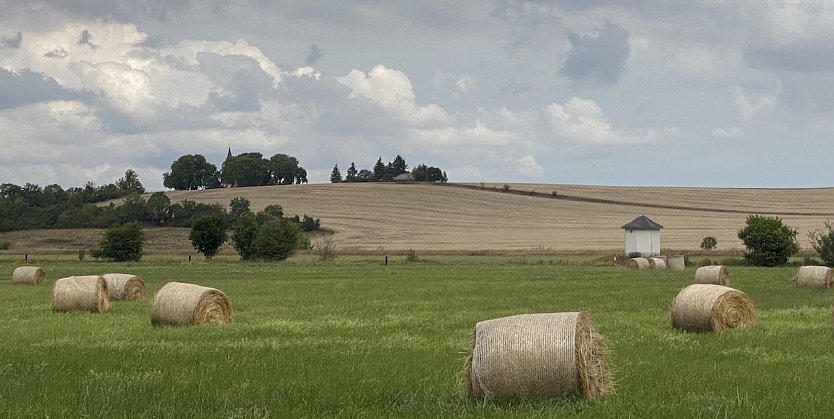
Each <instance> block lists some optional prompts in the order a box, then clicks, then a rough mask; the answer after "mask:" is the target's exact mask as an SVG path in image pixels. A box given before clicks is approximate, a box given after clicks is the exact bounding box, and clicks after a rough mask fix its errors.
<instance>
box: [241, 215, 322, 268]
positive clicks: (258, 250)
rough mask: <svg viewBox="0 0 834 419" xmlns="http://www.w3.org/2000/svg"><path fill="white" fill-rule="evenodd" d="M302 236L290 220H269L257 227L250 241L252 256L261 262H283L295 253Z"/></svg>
mask: <svg viewBox="0 0 834 419" xmlns="http://www.w3.org/2000/svg"><path fill="white" fill-rule="evenodd" d="M302 236H304V235H303V234H301V232H300V231H299V230H298V226H296V225H295V223H293V222H291V221H290V220H287V219H283V220H281V221H278V220H269V221H267V222H266V223H264V224H263V225H261V226H260V227H258V232H257V233H256V234H255V239H254V240H253V241H252V251H253V256H254V258H256V259H262V260H277V261H281V260H284V259H286V258H288V257H290V256H292V254H293V253H295V250H296V249H297V248H298V246H299V242H300V240H301V237H302ZM304 238H306V236H304ZM308 243H309V242H308Z"/></svg>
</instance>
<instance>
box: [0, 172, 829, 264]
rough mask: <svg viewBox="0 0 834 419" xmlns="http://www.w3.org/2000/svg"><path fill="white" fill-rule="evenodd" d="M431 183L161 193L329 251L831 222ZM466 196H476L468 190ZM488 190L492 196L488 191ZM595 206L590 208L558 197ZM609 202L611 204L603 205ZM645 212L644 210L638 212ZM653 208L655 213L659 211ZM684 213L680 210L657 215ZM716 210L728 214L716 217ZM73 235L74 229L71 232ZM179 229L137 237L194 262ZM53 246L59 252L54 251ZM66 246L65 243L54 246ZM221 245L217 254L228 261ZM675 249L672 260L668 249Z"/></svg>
mask: <svg viewBox="0 0 834 419" xmlns="http://www.w3.org/2000/svg"><path fill="white" fill-rule="evenodd" d="M472 186H473V188H471V189H467V188H458V187H450V186H441V185H416V184H410V185H402V184H390V183H385V184H376V183H371V184H357V183H354V184H349V183H341V184H314V185H293V186H264V187H252V188H236V189H213V190H202V191H171V192H168V196H169V197H170V198H171V200H172V201H174V202H177V201H181V200H183V199H189V200H192V201H196V202H204V203H214V202H217V203H220V204H223V205H228V203H229V201H230V200H231V199H232V198H234V197H236V196H243V197H245V198H247V199H249V200H250V201H251V204H252V209H253V210H255V211H258V210H261V209H263V208H264V207H265V206H266V205H269V204H280V205H281V206H283V208H284V212H285V213H286V214H288V215H293V214H299V215H302V214H305V213H306V214H311V215H313V216H315V217H316V218H321V220H322V228H325V229H328V230H331V231H333V232H334V236H333V239H334V240H336V241H338V243H339V249H340V253H343V254H354V253H381V252H385V253H388V252H392V253H396V252H405V251H406V250H407V249H415V250H417V251H419V252H420V253H421V254H430V253H431V252H438V253H447V254H449V253H459V252H464V253H480V254H488V253H491V252H496V253H503V254H514V253H525V252H526V253H531V252H532V253H559V252H591V251H593V252H608V253H610V254H619V253H621V252H622V248H623V231H622V229H621V228H620V226H622V225H623V224H625V223H627V222H629V221H631V220H632V219H633V218H634V217H635V216H637V215H640V214H645V215H647V216H649V217H650V218H651V219H652V220H654V221H656V222H658V223H660V224H662V225H663V226H664V227H665V228H664V229H663V231H662V232H661V245H662V247H663V251H664V253H669V252H673V251H685V252H687V253H692V252H694V251H698V246H699V244H700V243H701V240H702V239H703V238H704V237H705V236H713V237H715V238H716V239H717V240H718V251H720V252H723V253H728V252H729V253H732V252H736V253H737V252H740V251H741V250H742V249H743V246H742V244H741V242H740V241H739V240H738V238H737V236H736V234H737V231H738V230H739V229H740V228H741V227H742V226H743V225H744V222H745V219H746V216H747V214H777V215H778V214H784V215H780V216H781V217H782V218H783V219H784V221H785V222H786V223H787V224H788V225H790V226H791V227H793V228H796V229H798V230H799V234H798V236H797V237H798V239H799V240H800V245H801V246H802V247H803V248H805V249H808V248H810V244H809V242H808V239H807V233H808V232H809V231H812V230H815V229H818V228H821V227H822V226H823V222H824V221H825V220H827V219H831V220H834V210H832V209H831V204H832V203H834V188H825V189H719V188H715V189H712V188H636V187H609V186H574V185H543V184H513V185H511V191H514V192H525V193H527V192H529V191H533V190H535V191H539V192H543V191H545V192H547V191H557V192H558V194H557V196H556V197H553V196H552V195H551V194H550V193H549V192H548V193H546V194H545V193H542V194H541V195H539V196H531V195H529V194H516V193H502V192H500V187H501V185H500V184H489V185H485V187H484V189H481V188H480V187H479V186H477V185H472ZM474 186H477V187H474ZM493 187H494V188H495V189H493ZM565 197H577V198H579V199H605V200H608V201H610V202H608V203H599V202H590V201H582V200H570V199H562V198H565ZM611 202H619V203H611ZM642 204H645V205H642ZM656 205H660V206H666V207H667V208H658V207H655V206H656ZM670 206H671V207H681V208H695V209H679V208H668V207H670ZM727 210H732V211H737V212H723V211H727ZM82 231H83V230H82ZM77 232H78V230H70V231H62V232H61V233H57V232H55V231H48V232H47V234H48V235H47V236H46V237H47V238H48V239H46V238H45V239H43V240H41V241H38V239H37V238H31V237H25V235H23V234H18V233H16V232H15V233H4V234H2V235H0V238H2V239H7V240H10V241H11V242H12V249H10V250H7V251H2V252H0V253H3V252H5V253H10V252H13V253H15V254H18V253H23V252H24V250H23V249H25V248H26V246H27V245H28V246H31V247H32V248H36V249H59V248H64V249H71V250H72V251H73V252H77V250H78V249H79V248H82V247H86V248H90V247H93V246H95V245H96V244H97V243H98V241H99V240H100V232H95V233H94V234H90V235H85V234H82V233H77ZM187 235H188V231H187V229H169V228H165V229H146V238H147V244H146V251H147V253H151V254H153V253H162V254H179V255H187V254H189V253H191V254H194V253H195V252H194V250H193V249H192V248H191V246H190V243H189V241H188V239H187ZM55 237H62V242H61V243H54V242H51V241H50V240H54V239H55ZM64 243H68V244H64ZM230 248H231V246H228V245H227V246H224V249H223V250H222V251H221V255H222V254H233V250H231V249H230ZM670 249H674V250H670Z"/></svg>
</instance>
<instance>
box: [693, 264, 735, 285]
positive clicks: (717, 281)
mask: <svg viewBox="0 0 834 419" xmlns="http://www.w3.org/2000/svg"><path fill="white" fill-rule="evenodd" d="M694 283H696V284H714V285H727V286H729V285H730V272H729V271H728V270H727V268H726V267H724V266H720V265H709V266H701V267H700V268H698V269H697V270H696V271H695V281H694Z"/></svg>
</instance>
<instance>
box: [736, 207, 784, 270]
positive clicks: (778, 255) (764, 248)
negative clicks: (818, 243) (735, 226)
mask: <svg viewBox="0 0 834 419" xmlns="http://www.w3.org/2000/svg"><path fill="white" fill-rule="evenodd" d="M796 234H797V231H796V230H794V229H791V228H790V227H789V226H787V225H785V224H784V223H783V222H782V219H781V218H779V217H762V216H760V215H748V216H747V224H746V225H745V227H744V228H743V229H741V230H739V232H738V238H739V239H740V240H741V242H742V243H744V246H745V247H747V252H746V253H745V254H744V258H745V259H747V260H748V261H749V262H750V263H752V264H753V265H755V266H778V265H784V264H785V263H787V262H788V258H789V257H791V256H793V255H795V254H796V253H798V252H799V244H798V243H797V242H796Z"/></svg>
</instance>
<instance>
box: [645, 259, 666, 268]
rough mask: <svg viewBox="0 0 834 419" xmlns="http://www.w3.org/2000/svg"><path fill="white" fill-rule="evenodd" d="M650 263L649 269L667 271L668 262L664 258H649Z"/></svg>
mask: <svg viewBox="0 0 834 419" xmlns="http://www.w3.org/2000/svg"><path fill="white" fill-rule="evenodd" d="M646 260H648V261H649V269H657V270H663V269H666V260H665V259H663V258H654V257H652V258H647V259H646Z"/></svg>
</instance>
